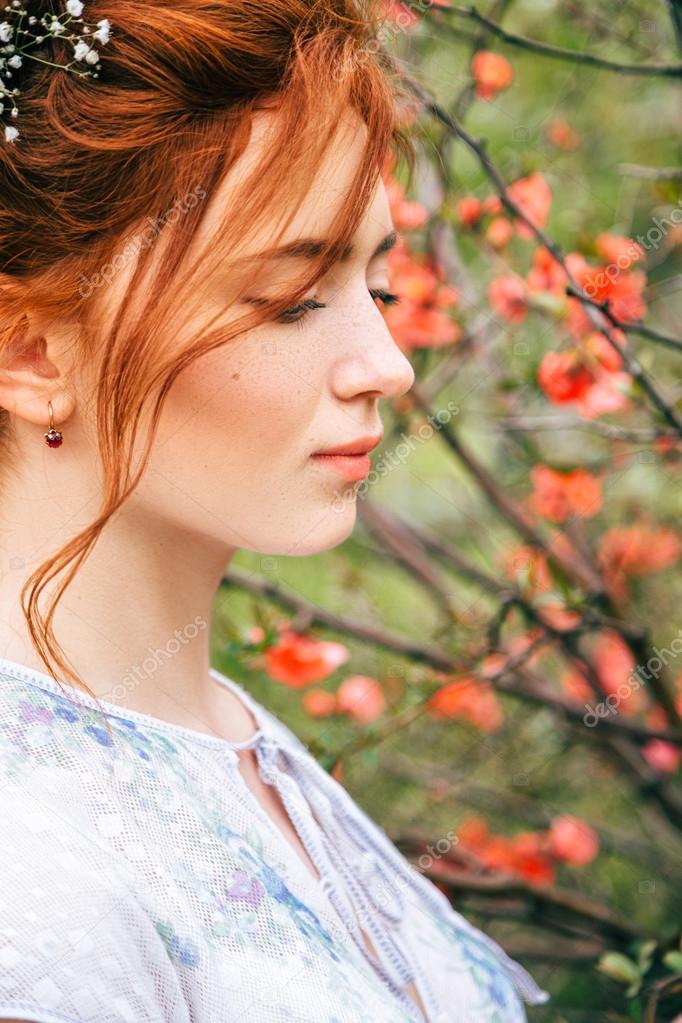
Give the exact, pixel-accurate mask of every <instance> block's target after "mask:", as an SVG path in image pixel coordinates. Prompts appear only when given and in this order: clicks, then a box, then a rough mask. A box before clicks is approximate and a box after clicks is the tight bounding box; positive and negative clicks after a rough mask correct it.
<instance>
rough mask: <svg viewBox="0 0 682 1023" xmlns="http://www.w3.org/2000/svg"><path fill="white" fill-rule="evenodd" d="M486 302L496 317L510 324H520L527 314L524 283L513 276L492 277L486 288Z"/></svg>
mask: <svg viewBox="0 0 682 1023" xmlns="http://www.w3.org/2000/svg"><path fill="white" fill-rule="evenodd" d="M488 301H489V302H490V305H491V306H492V308H493V309H494V310H495V312H496V313H497V314H498V316H501V317H502V318H503V319H504V320H509V322H510V323H520V322H521V320H524V319H525V317H526V313H527V312H528V292H527V289H526V284H525V281H524V280H523V278H522V277H517V276H516V275H515V274H503V275H502V276H501V277H494V278H493V279H492V281H491V282H490V284H489V286H488Z"/></svg>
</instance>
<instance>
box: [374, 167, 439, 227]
mask: <svg viewBox="0 0 682 1023" xmlns="http://www.w3.org/2000/svg"><path fill="white" fill-rule="evenodd" d="M385 185H386V192H387V195H388V202H389V205H390V207H391V215H392V218H393V225H394V227H395V229H396V231H413V230H414V229H415V228H417V227H423V226H424V224H425V223H426V221H427V220H428V219H429V211H428V210H427V208H426V206H423V205H422V204H421V203H420V202H414V201H411V200H408V199H406V198H405V189H404V188H403V186H402V185H401V184H400V182H399V181H396V179H395V178H389V179H388V181H386V182H385Z"/></svg>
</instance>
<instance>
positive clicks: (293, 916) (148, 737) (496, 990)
mask: <svg viewBox="0 0 682 1023" xmlns="http://www.w3.org/2000/svg"><path fill="white" fill-rule="evenodd" d="M1 660H2V659H0V662H1ZM6 663H7V662H6ZM7 674H8V677H4V676H5V675H7ZM34 674H35V673H34ZM32 678H33V675H32V673H31V671H30V669H21V670H20V674H19V675H18V676H15V675H14V674H13V673H12V670H9V672H8V671H7V669H3V666H2V664H1V663H0V779H3V780H4V779H8V780H12V781H14V782H16V783H18V785H19V787H20V786H21V783H22V781H23V780H24V779H25V780H26V781H27V782H30V780H31V779H32V778H33V777H34V775H33V772H34V771H35V770H36V765H40V766H42V767H44V768H45V769H46V770H47V772H48V774H47V777H49V778H51V779H54V782H55V785H56V786H57V793H58V794H59V793H61V792H63V793H64V795H63V800H64V807H63V810H62V813H61V817H62V818H65V816H66V815H67V814H68V813H69V812H70V810H71V808H72V806H73V807H74V809H77V810H78V812H79V813H81V814H82V816H81V817H79V818H78V827H79V828H81V827H82V826H83V822H85V825H84V826H85V828H86V829H87V828H89V829H90V830H91V832H92V834H91V835H89V834H86V835H85V840H86V841H87V840H88V839H90V838H91V839H92V847H93V849H95V850H99V851H101V854H102V856H104V858H105V859H104V863H105V864H107V865H108V864H110V863H114V864H116V866H117V869H118V865H119V864H120V865H121V869H122V870H123V871H124V872H127V873H125V876H126V877H131V878H134V879H138V880H139V882H140V883H136V885H135V889H136V893H137V898H138V899H139V910H138V911H139V912H140V913H141V914H142V918H141V919H143V920H146V921H147V923H148V924H149V928H150V931H151V934H152V935H155V936H156V941H157V942H158V945H159V949H160V952H159V953H158V954H160V955H162V956H163V957H164V958H165V961H166V963H167V964H168V965H167V967H166V969H168V968H171V969H172V970H173V971H174V972H175V975H176V977H177V981H176V983H177V984H179V985H180V990H181V991H182V998H183V999H184V1000H185V1001H186V1002H187V1004H188V1005H190V1004H191V1005H193V1006H194V1009H195V1013H194V1015H193V1017H192V1018H196V1019H198V1020H200V1021H201V1023H213V1020H215V1019H220V1020H221V1023H223V1021H224V1023H229V1021H230V1020H231V1019H232V1018H233V1016H232V1015H231V1013H232V1011H233V1009H234V1011H235V1013H236V1014H235V1016H234V1019H235V1020H236V1019H237V1018H239V1019H241V1018H244V1019H246V1018H249V1017H250V1018H258V1019H259V1023H260V1020H261V1019H262V1020H263V1021H267V1023H271V1021H272V1023H274V1021H277V1023H284V1021H285V1020H292V1021H293V1020H298V1021H303V1020H310V1023H379V1021H381V1023H422V1021H423V1017H422V1015H421V1014H420V1013H419V1011H418V1010H417V1008H416V1006H415V1005H414V1003H413V1002H412V1000H411V998H409V996H408V995H406V994H401V992H400V990H399V989H395V987H394V988H391V987H390V985H388V986H387V983H386V981H385V979H384V980H382V978H381V977H380V976H379V974H378V973H377V972H375V970H374V968H373V966H371V965H370V963H369V962H368V960H367V959H366V958H364V957H363V956H362V955H360V954H359V953H358V951H357V949H356V946H355V945H354V944H353V942H352V941H351V940H350V936H349V935H348V934H346V933H345V932H344V929H343V926H342V922H341V919H340V918H339V916H338V915H337V913H336V912H335V910H334V909H333V908H332V905H331V903H329V902H327V901H326V896H324V895H323V894H322V893H321V891H320V890H318V885H317V882H316V881H315V879H314V878H313V877H312V875H309V872H308V871H307V870H305V869H301V865H300V863H299V862H298V861H297V860H296V855H297V854H296V853H294V852H293V850H291V849H288V847H287V844H286V842H284V841H282V842H279V841H278V840H277V834H276V830H274V831H273V829H272V828H269V827H267V826H266V821H265V819H264V817H263V816H262V815H260V814H259V812H258V808H257V806H256V805H255V804H254V801H253V800H249V798H248V795H249V794H248V793H246V792H245V791H244V783H243V781H242V779H241V776H240V773H239V771H238V767H237V766H236V765H237V763H238V757H237V756H236V754H235V753H234V752H233V751H232V750H231V749H230V744H229V743H227V742H226V743H223V744H221V743H220V742H219V741H216V740H214V739H211V738H210V737H209V739H208V741H207V742H206V743H203V742H202V741H201V735H200V733H192V732H191V730H183V729H181V728H179V727H174V726H172V725H171V726H169V727H168V728H165V727H160V728H156V727H153V726H152V725H151V724H147V723H146V721H145V722H143V721H142V720H141V718H143V717H144V716H143V715H137V716H136V715H131V717H130V718H127V717H125V716H123V712H121V714H120V715H119V714H114V713H108V714H107V718H108V724H109V726H110V728H111V733H109V731H107V729H106V728H104V727H103V719H102V716H101V713H100V712H99V711H98V710H96V709H95V708H94V707H92V706H90V705H88V703H87V700H86V701H85V703H83V704H81V703H80V702H79V703H78V705H77V706H76V705H74V704H73V703H72V702H71V700H70V699H69V697H67V696H66V695H64V694H62V693H61V691H54V690H55V689H57V688H58V687H57V686H56V683H53V689H51V688H50V686H49V684H48V683H47V682H46V681H45V677H44V676H40V675H39V674H38V675H37V677H36V678H35V679H33V682H32V683H31V679H32ZM78 699H79V701H80V697H79V698H78ZM109 706H111V705H109ZM261 710H262V712H263V713H262V714H261V715H260V718H261V721H267V719H268V716H269V715H268V712H267V711H265V710H264V709H263V708H261ZM134 717H137V720H134V719H133V718H134ZM273 720H274V721H276V719H273ZM169 735H172V739H171V738H169ZM268 741H270V742H273V741H274V742H276V743H277V744H279V745H280V746H281V748H282V749H287V745H286V744H287V743H288V730H286V729H285V728H284V726H282V725H281V723H279V722H276V725H274V726H273V729H272V730H271V732H270V736H269V739H268ZM291 748H292V749H295V750H296V751H297V752H296V756H297V757H298V758H299V761H298V762H299V764H300V758H301V757H307V758H310V762H311V764H312V763H313V760H312V757H311V756H310V754H308V753H307V751H306V750H305V748H304V747H302V744H301V743H300V741H299V740H297V739H296V738H295V737H294V736H292V737H291ZM292 755H293V754H292ZM309 770H310V773H309V774H308V776H307V783H308V784H315V782H314V779H315V777H316V774H315V770H314V769H313V768H310V769H309ZM325 777H326V776H325ZM310 779H313V781H311V780H310ZM330 784H332V783H331V780H330ZM333 784H336V783H333ZM79 785H81V786H82V789H83V792H84V793H85V794H88V795H89V796H90V797H91V801H90V802H87V801H86V800H83V799H81V800H79V799H76V803H77V804H78V805H77V806H76V805H75V804H70V803H69V798H70V796H69V794H70V793H71V792H76V793H77V792H78V786H79ZM59 786H63V788H62V789H60V788H59ZM69 786H71V787H69ZM324 787H325V791H326V795H325V793H324V792H322V791H321V790H320V792H317V793H316V797H317V798H318V799H319V800H320V803H319V805H320V806H322V807H324V808H325V811H326V810H327V809H328V810H329V814H330V816H329V820H331V819H332V816H331V815H332V814H333V810H334V807H333V800H334V798H335V797H334V792H335V791H336V790H333V791H330V790H329V788H327V787H326V784H325V786H324ZM302 791H304V790H302ZM55 798H58V797H55ZM339 799H341V796H339ZM81 804H82V805H81ZM343 806H344V812H345V813H346V814H348V813H351V814H352V813H353V812H354V810H353V806H354V804H349V803H348V800H347V797H346V796H345V794H344V802H343ZM93 807H95V808H94V809H93ZM1 808H2V786H0V809H1ZM264 813H265V811H263V814H264ZM357 813H358V817H357V819H356V820H353V821H352V822H350V823H352V824H353V826H354V827H356V828H357V832H358V834H363V833H364V832H363V831H362V829H363V828H365V829H366V828H367V827H370V826H371V827H372V828H373V827H374V825H369V824H367V823H366V821H365V820H364V819H363V818H362V817H361V815H360V811H359V810H358V811H357ZM368 834H371V836H372V838H371V841H372V842H373V843H374V845H373V849H374V852H375V854H376V855H380V853H378V852H377V849H380V848H381V847H380V844H379V843H380V838H379V837H376V839H375V836H374V832H369V833H368ZM67 838H68V835H67ZM332 840H335V836H333V835H332ZM339 848H341V846H339ZM295 862H296V863H297V864H298V865H297V866H296V867H294V863H295ZM41 866H42V864H41ZM409 869H410V868H408V867H407V864H406V863H405V865H404V866H403V867H401V870H402V871H405V870H409ZM386 870H387V873H386V874H385V875H384V876H385V877H387V878H388V879H389V882H390V879H391V877H392V876H393V875H392V874H391V869H390V867H389V865H388V864H387V865H386ZM410 876H411V875H410ZM418 880H419V884H421V883H423V879H422V878H421V876H420V875H419V876H418ZM152 882H153V883H152ZM436 894H437V895H440V893H436ZM410 895H411V898H407V899H406V900H405V902H406V912H407V915H406V916H405V918H404V919H403V920H401V918H400V915H398V916H397V917H396V923H395V924H394V925H393V926H394V933H395V934H396V936H400V940H401V941H402V942H403V944H402V946H401V947H402V948H403V949H405V950H406V951H407V954H408V955H411V956H412V957H413V962H414V968H415V973H416V976H417V978H418V979H419V978H421V979H422V980H423V982H424V985H425V986H424V988H423V991H425V992H426V993H427V999H429V998H430V999H431V1003H430V1015H429V1023H454V1021H455V1020H456V1021H457V1023H460V1021H461V1023H527V1021H526V1017H525V1014H524V1010H523V1005H522V1002H521V998H520V996H519V990H521V989H525V990H526V991H528V992H530V997H529V998H527V999H526V1000H531V999H533V1000H534V1004H538V1003H541V1002H544V1001H546V1000H547V996H546V993H545V992H542V990H541V989H539V988H537V986H534V982H533V981H532V978H530V977H528V975H525V974H524V973H523V971H522V970H521V968H520V967H519V966H518V965H517V964H513V966H515V967H516V969H517V970H518V974H517V976H520V977H521V980H520V984H521V988H520V989H517V986H516V985H515V984H514V983H513V982H512V975H511V973H510V972H509V968H508V966H507V967H505V966H504V965H503V962H502V959H501V957H500V955H501V954H500V951H499V950H497V951H496V948H497V946H494V943H492V942H491V941H490V939H488V938H487V936H485V935H483V934H482V933H481V932H479V931H477V930H476V929H475V928H474V927H473V926H472V925H470V924H469V923H468V921H466V920H464V919H463V918H462V917H460V916H459V915H458V914H456V913H454V911H453V912H452V913H450V907H449V905H447V903H446V902H445V901H444V900H441V901H438V899H437V898H435V897H434V898H432V899H430V900H429V899H428V898H427V899H423V898H420V888H419V885H416V887H415V890H414V892H410ZM401 902H402V900H400V899H399V900H398V903H401ZM2 908H3V907H2V898H1V897H0V910H2ZM68 908H69V907H66V909H67V910H68ZM390 908H391V910H392V911H395V910H396V908H397V904H396V906H392V907H390ZM61 915H62V916H63V912H62V913H61ZM21 919H22V918H21V916H19V917H18V920H19V921H21ZM17 926H18V924H17V923H15V924H14V927H15V928H16V927H17ZM60 926H61V925H60ZM76 926H77V921H75V922H74V927H76ZM389 926H390V925H389ZM138 929H139V928H138ZM32 938H33V936H32V935H31V934H27V935H26V941H27V952H26V955H27V956H28V957H29V958H30V952H29V949H30V948H31V940H32ZM125 944H126V940H125V938H124V936H123V935H119V941H118V942H117V944H116V946H115V951H114V952H112V954H111V955H109V956H108V957H106V956H104V955H103V958H102V961H103V962H104V961H107V960H111V959H112V958H114V957H115V956H116V955H117V954H118V950H119V949H120V948H122V947H124V946H125ZM45 947H48V946H47V945H46V946H45ZM2 948H3V946H2V938H1V937H0V1017H1V1016H2V1010H3V1009H4V1008H5V1003H4V1002H3V995H2V991H3V967H2V963H3V959H2V954H3V953H2ZM148 954H149V956H150V957H151V956H152V955H155V954H157V953H155V952H153V949H151V948H150V951H149V953H148ZM24 960H26V956H24ZM508 962H511V961H508ZM158 970H159V971H162V970H163V968H162V967H161V966H160V965H159V967H158ZM252 974H253V976H252ZM64 976H65V977H66V978H73V979H74V982H75V980H77V977H78V971H77V969H76V970H73V969H72V970H71V971H70V972H69V971H67V973H66V974H65V975H64ZM63 983H64V985H65V986H68V983H69V981H68V979H64V980H63ZM131 983H132V982H131ZM249 983H250V984H252V988H249V987H248V984H249ZM524 985H525V988H524ZM24 986H25V982H24ZM36 988H37V989H38V990H42V989H41V987H40V983H39V981H38V980H36ZM104 989H106V985H105V984H103V990H104ZM17 990H19V988H17ZM136 991H137V989H136ZM432 992H435V993H432ZM77 993H78V992H76V993H74V995H73V997H74V998H75V997H76V994H77ZM174 997H177V992H176V994H175V995H174ZM133 998H134V995H133V994H131V995H130V999H131V1004H132V1000H133ZM209 998H212V999H213V1001H212V1002H211V1010H210V1011H208V1009H207V1008H206V1006H207V1005H208V1002H206V1005H204V1007H203V1009H202V1008H201V1006H202V1000H206V999H209ZM249 998H251V1002H249ZM169 999H170V996H169ZM253 999H262V1006H261V1001H256V1002H255V1003H254V1002H253ZM7 1004H8V1005H10V1007H11V1008H12V1009H14V1008H18V1007H19V1006H20V1004H22V1005H26V1004H28V1003H26V1002H25V1000H24V1001H21V1003H20V999H19V996H18V995H17V996H16V997H15V998H14V1000H13V1001H12V1002H11V1004H10V1003H9V1002H8V1003H7ZM74 1004H75V1003H74ZM169 1004H170V1003H169ZM174 1004H175V1003H174ZM250 1004H251V1005H255V1006H256V1008H255V1009H254V1010H253V1012H250V1011H249V1005H250ZM238 1006H239V1007H241V1008H239V1009H237V1007H238ZM259 1006H261V1007H260V1008H259ZM29 1008H34V1006H33V1004H32V1003H31V1004H30V1005H29ZM35 1008H36V1010H38V1009H40V1006H35ZM176 1008H177V1006H176ZM174 1013H175V1010H174V1009H171V1008H169V1014H168V1016H166V1015H163V1012H162V1007H161V1006H160V1005H158V1006H155V1014H153V1018H154V1021H155V1023H157V1020H158V1021H159V1023H175V1019H176V1018H177V1019H178V1020H180V1019H182V1021H183V1023H188V1020H189V1017H186V1016H184V1015H183V1016H182V1017H180V1016H178V1017H176V1016H175V1015H174ZM242 1013H243V1016H242ZM36 1018H38V1019H40V1016H37V1017H36ZM45 1018H46V1019H47V1018H49V1019H50V1021H51V1023H52V1021H53V1020H56V1019H57V1016H56V1015H48V1016H46V1017H45ZM59 1018H60V1019H65V1020H66V1023H76V1019H77V1018H78V1017H77V1013H76V1011H75V1009H74V1010H72V1011H71V1015H68V1014H66V1015H65V1014H62V1015H61V1016H59ZM86 1018H87V1019H88V1021H90V1019H91V1017H90V1016H89V1015H87V1014H85V1015H83V1016H82V1019H86ZM142 1018H143V1017H142V1016H140V1015H139V1014H136V1013H135V1012H133V1013H132V1019H134V1020H140V1019H142ZM149 1018H150V1019H151V1018H152V1016H151V1015H150V1017H149ZM92 1019H93V1021H95V1023H100V1019H99V1017H95V1016H93V1017H92ZM102 1023H104V1017H102Z"/></svg>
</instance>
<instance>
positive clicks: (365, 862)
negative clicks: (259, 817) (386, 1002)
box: [256, 719, 549, 1023]
mask: <svg viewBox="0 0 682 1023" xmlns="http://www.w3.org/2000/svg"><path fill="white" fill-rule="evenodd" d="M273 724H274V727H275V728H277V726H278V724H279V723H278V722H277V721H276V719H273ZM256 752H257V756H258V761H259V764H260V766H261V770H262V772H263V778H264V780H266V781H267V782H269V783H271V784H273V785H275V787H276V788H277V791H278V792H279V794H280V796H281V798H282V801H283V803H284V805H285V807H286V809H287V812H288V813H289V816H290V818H291V820H292V823H293V824H294V826H295V827H296V829H297V831H298V833H299V835H300V836H301V839H302V841H303V842H304V843H305V845H306V848H307V849H308V852H309V854H310V857H311V859H312V861H313V862H314V863H315V866H316V867H317V870H318V873H319V875H320V879H321V882H322V886H323V888H324V889H325V891H326V892H327V893H328V897H329V899H330V901H331V902H332V904H333V906H334V908H335V910H336V912H337V913H338V915H339V917H340V918H341V920H342V921H343V923H344V925H345V926H346V928H347V929H348V932H349V934H350V935H351V936H352V938H353V940H354V941H355V943H356V945H357V946H358V948H359V949H360V952H361V953H362V955H363V956H364V958H365V959H366V960H367V961H368V962H369V963H370V964H371V965H372V966H373V967H374V968H375V969H377V970H378V972H379V973H380V974H382V975H383V976H384V977H385V979H386V980H387V981H388V982H389V983H390V984H391V986H392V987H393V988H394V990H396V991H397V993H398V995H399V997H400V998H401V1000H403V1001H404V1004H406V1006H407V1007H408V1009H409V1010H410V1011H411V1012H413V1013H414V1010H415V1003H414V1001H413V1000H412V999H411V998H410V997H409V996H408V995H406V994H405V993H404V991H403V988H404V987H405V985H407V984H410V983H416V981H415V975H414V969H413V967H412V966H411V956H410V951H409V946H406V944H405V941H404V939H405V937H406V935H404V928H400V924H401V923H402V922H403V919H404V916H405V912H406V902H407V901H409V902H410V903H411V904H416V905H417V906H419V905H420V904H421V905H422V906H423V905H424V903H425V904H426V906H427V907H428V908H429V910H430V911H431V912H432V913H433V914H434V915H435V916H436V918H439V919H441V920H443V921H444V923H445V924H446V925H447V926H450V927H452V926H453V924H454V926H455V929H457V928H458V929H459V930H460V932H463V934H464V935H465V936H467V937H469V938H471V939H472V940H473V941H475V942H477V943H478V944H479V945H483V946H484V947H485V948H486V949H488V950H489V951H490V952H491V953H492V954H493V955H494V956H495V958H496V959H497V960H498V962H499V963H500V965H501V967H502V969H503V970H504V971H505V972H506V973H507V975H508V976H509V977H510V979H511V981H512V983H513V985H514V987H515V988H516V990H517V992H518V993H519V995H520V996H521V997H522V998H523V1000H524V1001H526V1002H528V1003H529V1004H532V1005H540V1004H543V1003H544V1002H546V1001H547V1000H548V999H549V994H548V993H547V992H546V991H544V990H543V989H542V988H541V987H540V986H539V985H538V984H537V983H536V982H535V980H534V979H533V978H532V977H531V975H530V974H529V973H528V972H527V970H525V969H524V968H523V966H521V964H520V963H517V962H516V961H515V960H514V959H512V958H511V957H510V956H508V955H507V953H506V952H505V951H504V949H503V948H501V946H500V945H498V944H497V942H495V941H494V940H493V939H492V938H490V937H489V936H488V935H487V934H485V933H484V932H483V931H478V930H477V929H475V928H474V927H473V925H472V924H470V923H469V921H468V920H467V919H466V918H465V917H463V916H461V914H459V913H458V912H457V911H456V910H455V909H454V908H453V907H452V905H451V904H450V902H449V900H448V898H447V896H446V895H445V894H444V893H443V892H441V891H440V890H439V889H438V888H436V886H435V885H433V884H432V883H431V882H430V881H429V880H428V879H427V878H425V877H424V876H423V875H422V874H420V873H419V871H417V870H416V869H415V868H413V867H412V866H411V865H410V864H407V863H406V861H405V859H404V858H403V856H402V855H401V853H400V852H399V851H398V850H397V849H396V847H395V846H394V845H393V843H392V842H391V841H390V839H389V838H388V836H387V835H385V834H384V833H383V831H382V829H381V828H380V827H379V825H377V824H376V823H375V822H373V821H372V820H371V819H370V817H369V816H368V815H367V814H366V813H365V812H364V810H362V808H361V807H360V806H358V804H356V803H355V802H354V801H353V800H352V799H351V797H350V795H349V794H348V792H346V790H345V789H344V788H343V786H340V785H337V784H336V783H335V782H334V780H333V779H332V778H331V777H330V775H329V774H327V772H326V771H325V770H324V769H323V768H322V767H321V766H320V765H319V764H318V763H317V761H316V760H315V759H314V758H313V757H312V756H311V754H310V752H309V751H308V749H307V748H306V747H305V746H304V745H303V743H301V742H300V740H298V739H297V738H296V736H293V735H290V734H289V733H288V732H287V733H286V742H284V741H283V742H282V743H281V744H280V743H279V742H278V741H277V740H276V739H271V738H265V737H264V741H260V742H257V743H256ZM280 755H281V756H282V757H283V758H285V761H286V766H287V768H288V770H282V769H281V768H280V766H279V764H278V759H279V756H280ZM301 794H302V795H303V797H304V799H305V800H307V806H306V805H305V804H302V803H301ZM311 813H312V814H313V815H314V818H315V819H316V820H317V822H318V824H319V825H320V831H319V832H318V831H317V829H315V828H314V827H311V826H310V814H311ZM318 834H320V835H321V838H318ZM329 836H334V837H335V839H336V842H334V841H332V840H331V839H330V838H329ZM336 877H339V878H341V879H342V881H343V884H341V885H339V884H336V883H334V880H333V879H334V878H336ZM360 925H362V927H363V928H364V929H365V931H366V932H367V933H368V934H369V936H370V937H371V939H372V941H373V944H374V946H375V948H376V949H377V951H378V953H379V956H380V959H381V962H379V963H378V962H377V960H376V958H375V957H373V956H371V954H370V953H369V950H368V949H367V946H366V944H365V942H364V940H363V939H362V935H361V933H360ZM382 925H383V926H382ZM419 991H420V994H421V995H422V1000H423V1002H424V1005H425V1008H426V1011H427V1014H428V1015H429V1018H430V1019H431V1020H432V1021H433V1023H437V1021H438V1020H439V1019H444V1017H443V1016H442V1015H440V1009H439V1005H438V1002H437V1000H436V997H435V994H434V992H433V991H432V989H431V988H430V985H429V984H428V983H427V982H426V979H425V978H424V977H421V978H420V980H419ZM419 1018H421V1014H420V1017H419Z"/></svg>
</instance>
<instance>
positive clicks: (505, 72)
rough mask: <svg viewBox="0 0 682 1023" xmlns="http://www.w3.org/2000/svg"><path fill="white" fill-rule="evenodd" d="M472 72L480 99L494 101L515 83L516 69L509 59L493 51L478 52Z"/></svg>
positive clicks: (474, 58) (474, 56)
mask: <svg viewBox="0 0 682 1023" xmlns="http://www.w3.org/2000/svg"><path fill="white" fill-rule="evenodd" d="M471 72H472V74H473V76H474V82H475V83H476V90H475V91H476V95H477V96H478V97H479V99H494V98H495V96H497V94H498V92H502V90H503V89H508V88H509V86H510V85H511V83H512V82H513V81H514V68H513V67H512V66H511V64H510V63H509V61H508V60H507V58H506V57H503V56H502V55H501V54H499V53H493V52H492V51H491V50H478V51H477V52H476V53H475V54H474V55H473V57H472V58H471Z"/></svg>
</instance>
